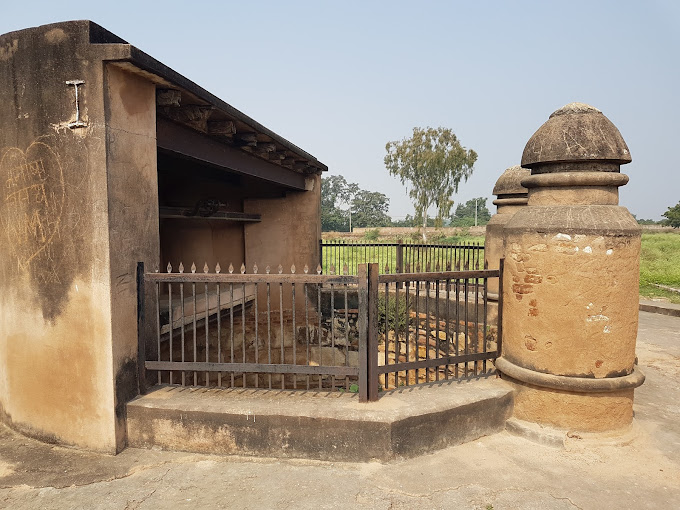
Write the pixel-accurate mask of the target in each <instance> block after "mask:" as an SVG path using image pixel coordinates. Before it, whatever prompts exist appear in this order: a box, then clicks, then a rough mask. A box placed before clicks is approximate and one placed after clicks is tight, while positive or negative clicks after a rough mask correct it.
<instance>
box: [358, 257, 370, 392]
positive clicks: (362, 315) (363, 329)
mask: <svg viewBox="0 0 680 510" xmlns="http://www.w3.org/2000/svg"><path fill="white" fill-rule="evenodd" d="M357 275H358V277H359V281H358V293H359V318H358V324H357V327H358V330H359V402H367V401H368V267H367V265H366V264H359V267H358V271H357Z"/></svg>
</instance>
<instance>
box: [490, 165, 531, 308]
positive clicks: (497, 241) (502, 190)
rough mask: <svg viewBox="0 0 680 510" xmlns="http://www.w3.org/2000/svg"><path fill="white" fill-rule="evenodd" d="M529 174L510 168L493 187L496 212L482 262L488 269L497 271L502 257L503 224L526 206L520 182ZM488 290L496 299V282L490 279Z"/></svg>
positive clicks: (518, 167) (525, 196) (491, 222)
mask: <svg viewBox="0 0 680 510" xmlns="http://www.w3.org/2000/svg"><path fill="white" fill-rule="evenodd" d="M530 173H531V172H530V171H529V170H528V169H526V168H522V167H521V166H519V165H515V166H511V167H510V168H508V169H507V170H506V171H505V172H503V173H502V174H501V176H500V177H499V178H498V180H497V181H496V185H495V186H494V187H493V194H494V195H496V200H494V201H493V204H494V205H495V206H496V207H497V210H496V214H494V215H493V216H491V219H490V220H489V223H487V225H486V237H485V239H484V262H485V263H486V266H487V267H488V268H489V269H498V266H499V263H500V259H501V257H502V256H503V245H504V236H503V228H504V227H505V224H506V223H507V222H508V221H510V218H512V217H513V215H514V214H515V213H516V212H517V211H519V210H520V208H522V207H524V206H525V205H527V201H528V190H527V189H526V188H525V187H524V186H522V183H521V181H522V179H524V178H525V177H528V176H529V175H530ZM488 289H489V294H492V296H490V297H494V298H495V297H497V296H498V280H496V279H495V278H491V279H490V280H489V282H488Z"/></svg>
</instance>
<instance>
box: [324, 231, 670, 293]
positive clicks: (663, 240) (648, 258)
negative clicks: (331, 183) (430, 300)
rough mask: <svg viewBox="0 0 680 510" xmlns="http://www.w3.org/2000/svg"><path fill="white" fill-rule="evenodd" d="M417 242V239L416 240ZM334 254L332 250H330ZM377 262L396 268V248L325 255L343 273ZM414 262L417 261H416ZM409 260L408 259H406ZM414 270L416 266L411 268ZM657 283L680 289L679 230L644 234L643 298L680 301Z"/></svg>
mask: <svg viewBox="0 0 680 510" xmlns="http://www.w3.org/2000/svg"><path fill="white" fill-rule="evenodd" d="M395 241H396V240H395V239H386V238H379V239H376V240H374V239H371V240H358V241H357V242H364V243H375V242H377V243H389V242H395ZM415 242H418V241H415ZM428 242H430V243H433V244H464V243H465V244H470V243H475V244H480V245H483V244H484V238H483V237H474V236H457V237H447V238H439V239H432V240H428ZM329 252H331V253H332V250H329ZM450 255H451V254H450V253H448V254H447V250H446V249H442V248H431V249H429V255H428V256H427V257H421V258H420V259H418V257H417V256H414V255H413V254H412V255H411V258H410V260H409V261H408V262H410V263H411V265H414V264H417V263H418V260H420V261H421V262H420V263H421V264H422V267H423V268H424V266H425V264H426V261H431V265H432V266H433V267H432V269H434V265H435V263H436V261H437V260H448V259H447V256H448V257H450ZM374 261H376V262H378V263H379V265H380V272H381V273H382V272H384V268H385V266H387V267H389V269H390V271H394V267H395V263H396V248H394V247H384V248H383V249H381V250H379V251H378V250H377V249H374V248H373V249H372V248H367V247H352V246H346V247H342V248H340V249H337V250H336V253H335V255H334V256H328V257H325V258H324V263H323V266H324V267H323V271H324V273H326V272H328V271H329V269H330V264H331V263H333V265H334V266H335V272H336V273H341V272H342V266H343V265H344V264H348V266H349V271H350V273H352V274H356V266H357V264H361V263H364V262H374ZM414 261H415V263H414ZM405 262H406V261H405ZM411 270H412V271H413V270H415V268H412V269H411ZM656 285H666V286H668V287H673V288H676V289H680V232H678V233H675V232H664V233H649V234H648V233H645V234H643V235H642V251H641V255H640V295H641V296H643V297H648V298H654V297H661V298H668V299H670V301H671V302H672V303H680V293H678V292H672V291H669V290H664V289H662V288H659V287H657V286H656Z"/></svg>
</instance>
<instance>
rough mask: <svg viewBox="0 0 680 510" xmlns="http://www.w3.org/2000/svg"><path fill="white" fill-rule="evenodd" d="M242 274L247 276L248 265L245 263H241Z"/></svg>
mask: <svg viewBox="0 0 680 510" xmlns="http://www.w3.org/2000/svg"><path fill="white" fill-rule="evenodd" d="M241 274H246V264H245V262H241Z"/></svg>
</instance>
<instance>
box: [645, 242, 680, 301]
mask: <svg viewBox="0 0 680 510" xmlns="http://www.w3.org/2000/svg"><path fill="white" fill-rule="evenodd" d="M655 285H665V286H668V287H673V288H675V289H680V231H679V232H677V233H676V232H667V233H659V234H643V235H642V252H641V255H640V295H641V296H644V297H665V298H669V299H670V300H671V302H672V303H680V292H672V291H669V290H665V289H662V288H659V287H657V286H655Z"/></svg>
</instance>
